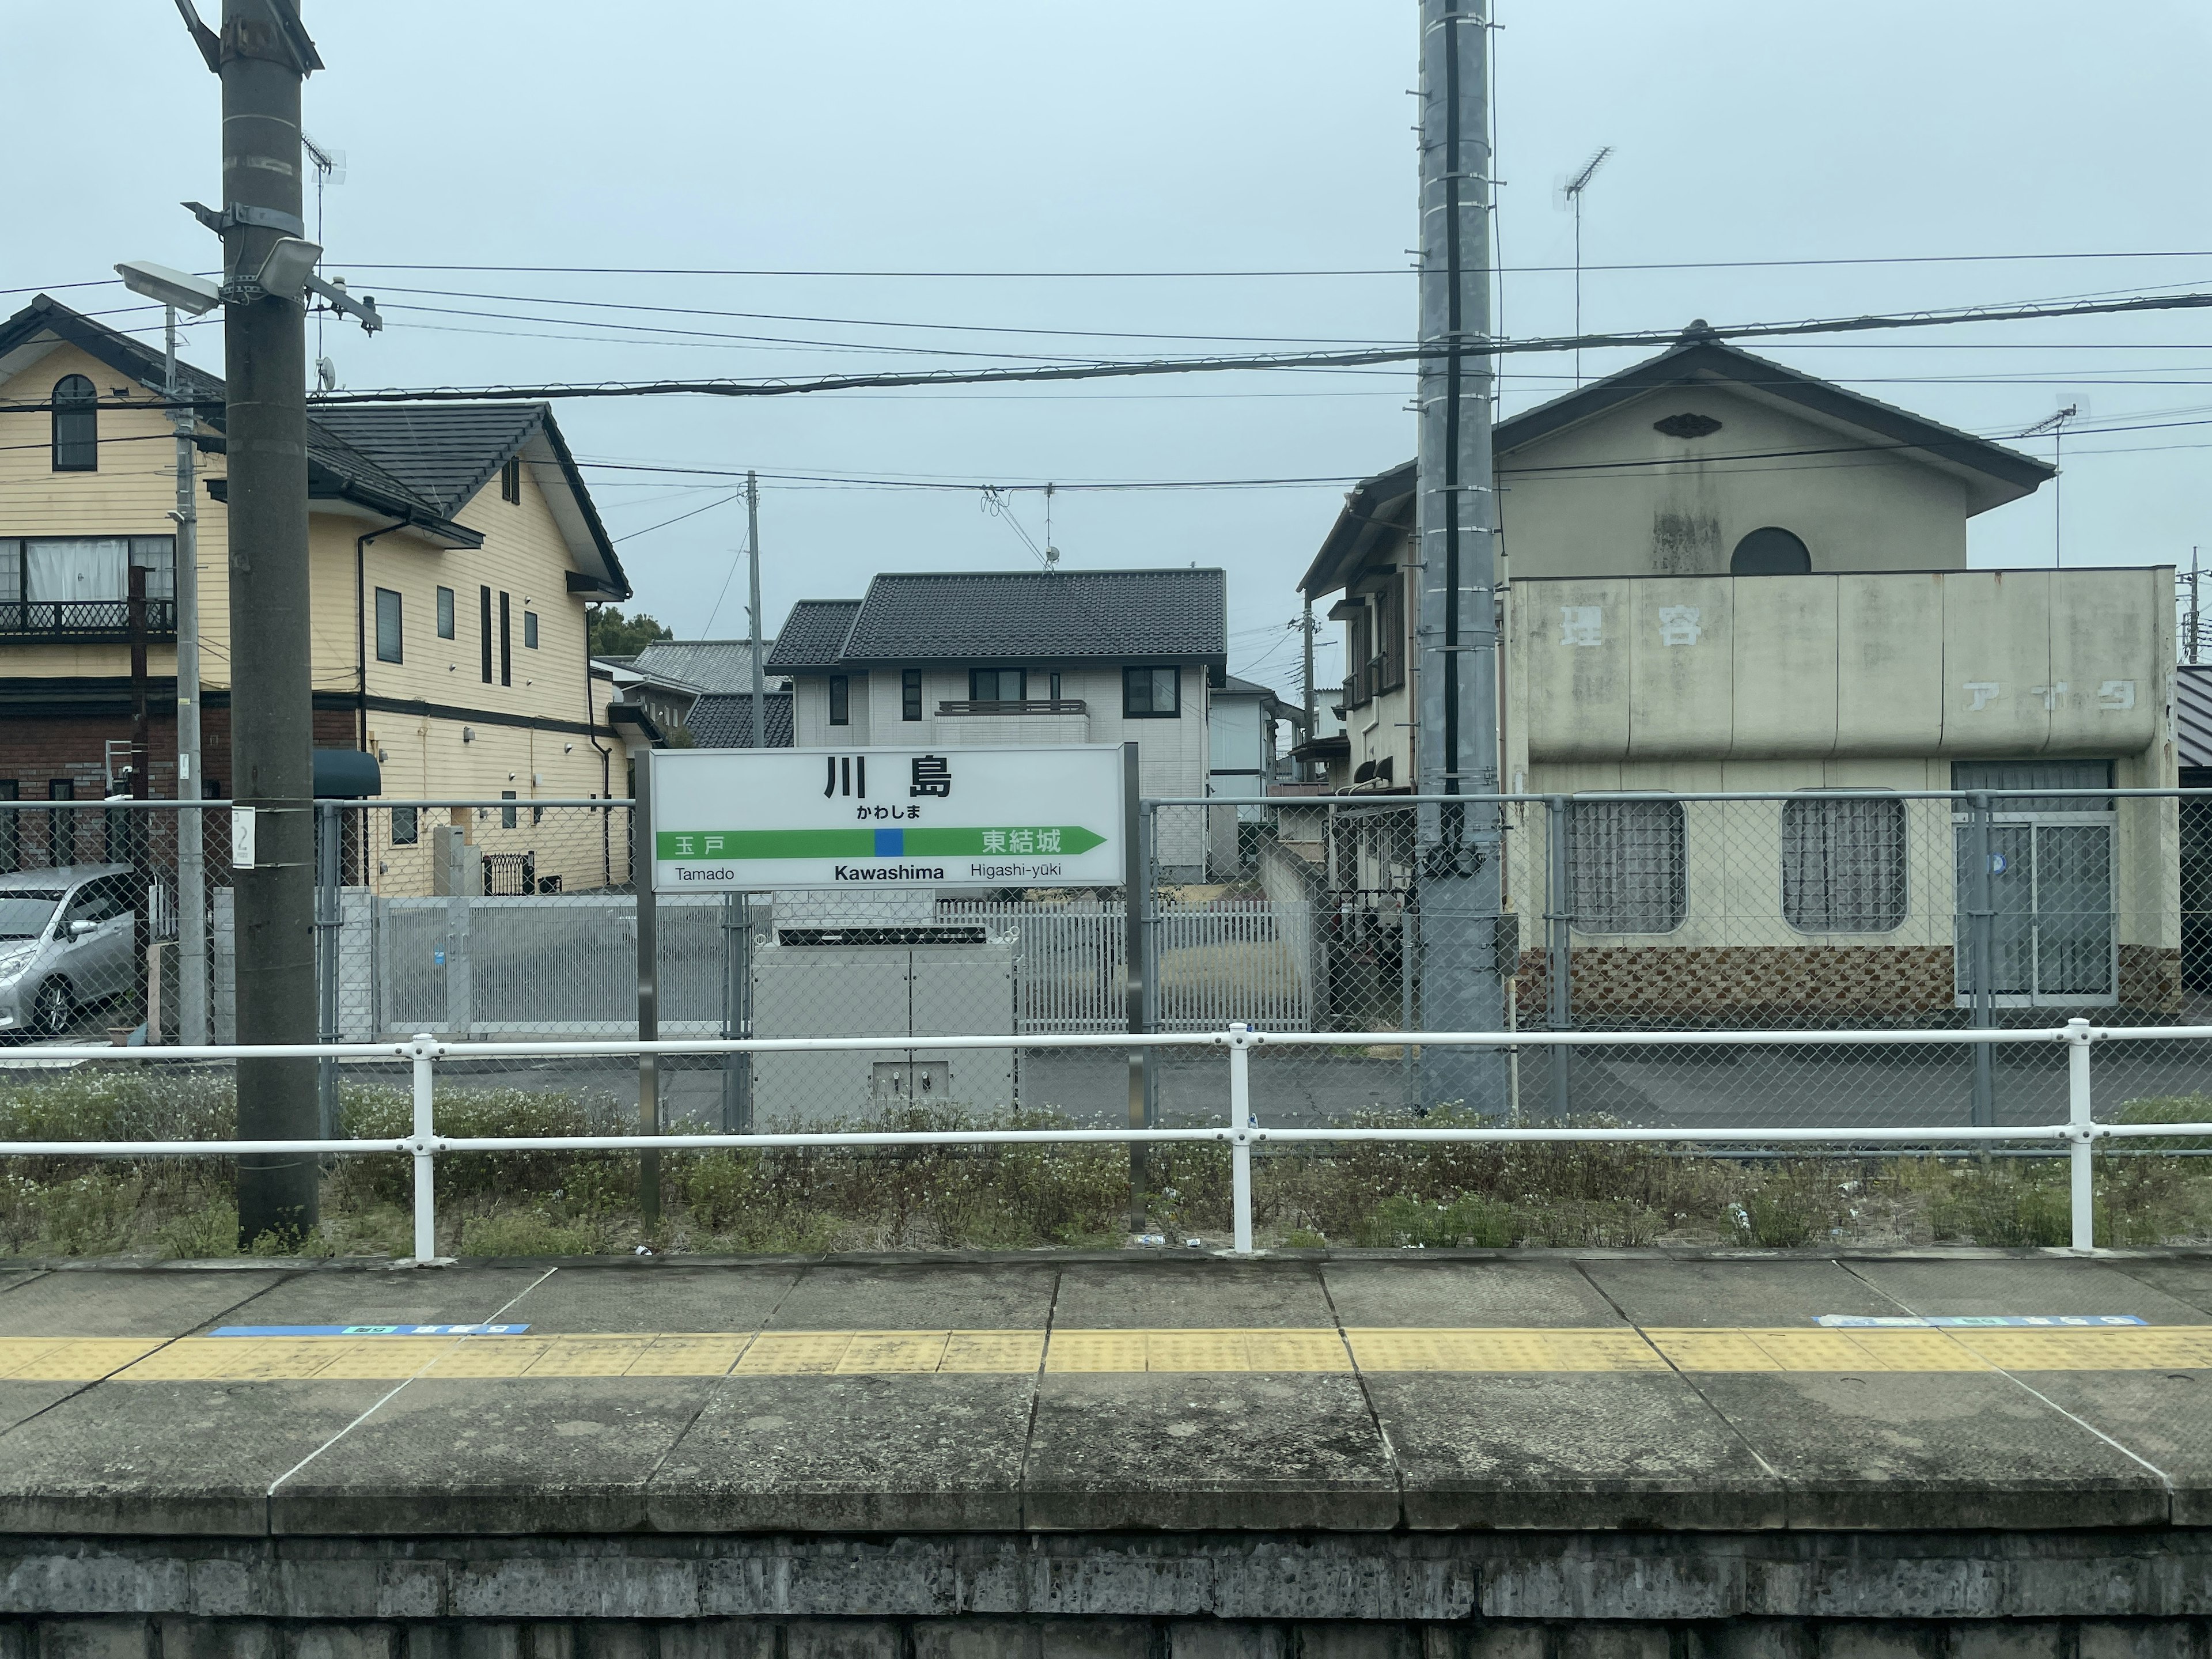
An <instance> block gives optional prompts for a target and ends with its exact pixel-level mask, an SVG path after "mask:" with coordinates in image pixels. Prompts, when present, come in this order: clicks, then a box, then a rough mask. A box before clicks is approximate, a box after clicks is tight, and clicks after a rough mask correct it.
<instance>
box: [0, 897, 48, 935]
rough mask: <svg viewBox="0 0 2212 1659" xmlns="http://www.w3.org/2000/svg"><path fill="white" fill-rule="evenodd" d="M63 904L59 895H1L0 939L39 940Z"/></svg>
mask: <svg viewBox="0 0 2212 1659" xmlns="http://www.w3.org/2000/svg"><path fill="white" fill-rule="evenodd" d="M60 902H62V896H61V895H60V894H59V893H0V939H36V938H38V936H39V935H40V933H44V932H46V923H47V922H49V921H52V919H53V914H54V906H56V905H57V904H59V903H60Z"/></svg>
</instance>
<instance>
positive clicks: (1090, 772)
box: [650, 744, 1126, 893]
mask: <svg viewBox="0 0 2212 1659" xmlns="http://www.w3.org/2000/svg"><path fill="white" fill-rule="evenodd" d="M650 777H651V787H652V815H653V890H654V891H655V892H657V893H697V892H763V891H772V890H780V889H792V888H841V887H842V888H856V887H858V888H865V887H874V886H879V885H883V884H904V885H908V886H915V885H926V886H932V887H1110V886H1118V885H1119V884H1121V879H1122V876H1123V873H1124V854H1125V851H1126V849H1125V848H1124V846H1123V844H1122V843H1123V834H1122V827H1121V824H1122V799H1121V750H1120V749H1119V748H1117V747H1115V746H1114V745H1111V744H1084V745H1071V746H1066V747H1060V748H1048V749H1009V748H990V749H770V750H757V749H665V750H656V751H654V753H653V758H652V761H651V763H650Z"/></svg>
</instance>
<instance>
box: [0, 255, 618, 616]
mask: <svg viewBox="0 0 2212 1659" xmlns="http://www.w3.org/2000/svg"><path fill="white" fill-rule="evenodd" d="M49 336H50V337H52V339H54V340H55V341H58V342H61V343H66V344H69V345H73V346H75V347H76V348H77V349H79V350H81V351H82V352H84V353H85V354H86V355H87V356H90V357H93V358H94V359H95V360H96V361H98V362H101V363H104V364H106V366H107V367H108V368H112V369H114V370H115V371H116V372H117V373H118V374H124V375H127V376H129V377H130V378H131V379H132V380H136V381H137V382H138V384H140V385H141V386H146V387H147V388H149V390H152V391H155V392H160V391H161V389H162V387H163V386H164V385H165V384H166V377H167V368H166V362H165V357H164V355H163V354H162V353H161V352H158V351H156V350H155V349H153V348H152V347H151V346H149V345H146V344H143V343H141V342H139V341H137V340H135V339H133V338H131V337H130V336H129V335H127V334H124V333H122V332H119V331H117V330H115V329H112V328H109V327H107V326H106V325H105V324H102V323H100V322H97V321H95V320H94V319H92V318H89V317H87V316H85V315H83V314H82V313H80V312H76V311H73V310H71V309H70V307H68V306H65V305H64V304H62V303H61V302H60V301H58V300H55V299H52V297H50V296H49V295H44V294H41V295H37V296H35V297H34V298H33V300H32V301H31V302H30V303H29V304H28V305H27V306H25V307H23V308H22V309H21V311H19V312H17V313H15V315H14V316H13V317H10V318H9V319H8V320H7V321H6V322H5V323H0V378H5V377H6V376H7V375H9V374H13V373H15V365H14V364H11V362H10V360H11V359H18V360H20V361H21V363H23V364H25V365H27V364H28V363H29V362H35V361H36V357H37V356H39V355H42V348H41V346H40V340H41V338H42V337H49ZM177 376H178V380H179V384H180V386H182V388H183V390H184V391H185V393H186V394H187V395H188V396H190V397H191V398H193V399H195V400H196V401H197V402H198V403H199V404H201V405H202V406H201V407H200V408H199V409H198V410H197V411H196V413H197V418H198V419H199V421H200V422H202V423H203V424H204V425H207V426H210V427H213V428H216V430H217V431H220V430H221V429H222V424H223V414H224V410H223V405H222V398H223V383H222V380H220V379H218V378H217V377H216V376H215V375H212V374H208V373H206V372H205V371H204V370H202V369H197V368H192V367H191V365H190V364H188V363H185V362H179V363H178V365H177ZM208 447H212V448H217V449H219V448H221V447H222V445H221V441H220V440H215V441H210V443H209V445H208ZM518 453H520V454H521V455H522V456H523V457H524V459H525V462H526V464H527V465H530V466H531V467H532V473H533V476H535V477H537V478H538V483H539V484H540V487H541V488H543V489H544V493H545V498H546V501H547V502H548V504H549V506H550V507H551V509H552V512H553V515H554V518H555V519H556V520H557V521H559V523H560V525H561V529H562V536H563V538H564V539H565V540H566V541H567V542H568V549H569V552H570V555H571V556H572V558H573V559H574V562H575V563H576V565H577V566H578V569H577V571H576V572H574V573H573V574H571V575H570V578H569V584H568V585H569V591H570V592H590V593H594V594H599V595H604V596H605V597H608V598H611V599H628V598H629V596H630V586H629V577H628V576H627V575H626V574H624V573H623V568H622V562H621V561H620V560H619V559H618V558H617V556H616V554H615V550H614V543H613V541H612V540H611V538H609V537H608V535H607V532H606V528H605V526H604V525H602V524H601V523H600V522H599V510H598V509H597V507H594V506H593V505H592V498H591V493H590V491H589V490H588V489H586V487H585V484H584V480H583V475H582V474H581V473H580V471H578V470H577V467H576V463H575V460H574V457H573V456H571V455H570V453H568V444H567V443H566V442H565V441H563V440H562V436H561V432H560V428H558V427H556V425H555V424H554V422H553V416H552V410H551V409H550V406H549V405H547V404H440V405H436V406H435V407H428V408H423V407H417V406H415V405H411V404H368V405H356V404H349V405H345V406H343V408H337V407H333V408H329V409H318V408H316V407H315V406H314V405H313V403H312V402H311V403H310V404H309V406H308V411H307V492H308V495H309V497H310V499H312V500H317V501H350V502H352V503H354V504H355V505H356V506H359V507H366V508H368V509H369V510H370V511H371V512H374V513H382V514H386V515H387V516H389V517H392V518H394V519H398V520H401V521H402V522H404V523H406V524H409V525H412V526H416V527H417V528H418V529H420V530H422V532H425V533H426V534H427V535H428V536H430V537H431V538H433V539H435V540H436V541H439V542H441V544H444V545H446V546H448V547H460V548H477V547H481V546H483V541H484V538H483V532H480V531H476V530H471V529H470V528H468V527H467V526H464V525H460V524H457V523H455V522H454V521H453V514H454V513H458V512H459V511H460V510H461V508H462V507H465V506H466V505H467V504H468V502H469V501H470V500H471V497H473V496H474V495H475V494H476V492H477V490H478V489H482V488H483V485H484V484H485V483H487V482H488V481H489V479H490V478H491V477H492V476H493V475H494V474H495V473H496V472H497V471H499V470H500V468H501V467H502V466H504V465H506V464H507V461H508V460H509V459H511V458H512V457H513V456H514V455H516V454H518ZM549 474H550V477H549ZM225 484H226V481H225V480H223V479H221V478H211V479H210V480H208V489H209V494H210V495H212V496H214V497H215V499H216V500H218V501H221V500H222V499H224V498H225V495H226V493H227V492H226V488H225Z"/></svg>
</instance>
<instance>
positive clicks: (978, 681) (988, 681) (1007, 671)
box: [968, 668, 1030, 702]
mask: <svg viewBox="0 0 2212 1659" xmlns="http://www.w3.org/2000/svg"><path fill="white" fill-rule="evenodd" d="M1029 694H1030V671H1029V670H1028V669H1026V668H971V669H969V671H968V697H969V702H1022V701H1023V700H1024V699H1025V698H1026V697H1028V696H1029Z"/></svg>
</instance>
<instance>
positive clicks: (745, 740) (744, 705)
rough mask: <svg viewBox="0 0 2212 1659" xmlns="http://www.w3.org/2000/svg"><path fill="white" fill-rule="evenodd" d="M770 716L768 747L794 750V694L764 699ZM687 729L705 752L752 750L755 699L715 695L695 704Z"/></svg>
mask: <svg viewBox="0 0 2212 1659" xmlns="http://www.w3.org/2000/svg"><path fill="white" fill-rule="evenodd" d="M763 710H764V712H765V713H766V714H767V715H768V746H769V748H771V749H788V748H790V747H791V693H790V692H788V691H771V692H769V694H768V696H767V697H766V698H765V699H764V700H763ZM684 730H685V731H687V732H690V734H691V738H692V741H693V742H695V743H696V744H698V745H699V747H700V748H702V749H750V748H752V747H753V746H754V745H753V700H752V694H751V693H750V692H748V693H746V694H745V695H744V696H730V695H726V694H724V693H721V692H714V693H710V694H709V695H708V696H703V697H701V698H700V699H699V700H698V701H697V702H694V703H693V704H692V705H691V712H690V714H686V715H685V716H684Z"/></svg>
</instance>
